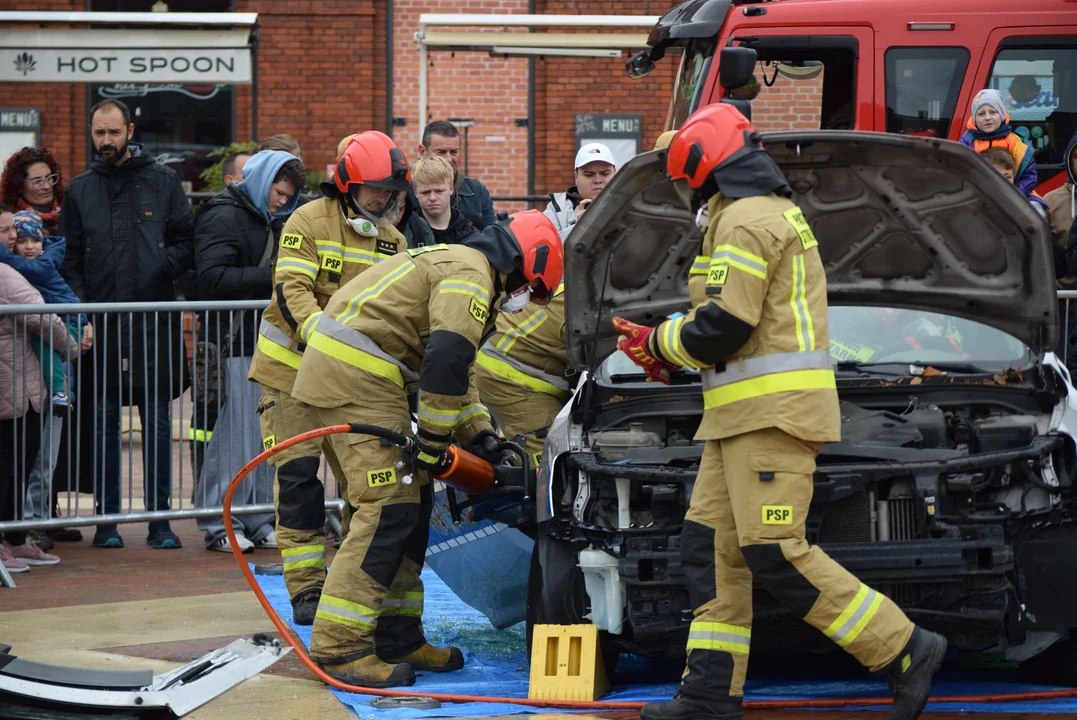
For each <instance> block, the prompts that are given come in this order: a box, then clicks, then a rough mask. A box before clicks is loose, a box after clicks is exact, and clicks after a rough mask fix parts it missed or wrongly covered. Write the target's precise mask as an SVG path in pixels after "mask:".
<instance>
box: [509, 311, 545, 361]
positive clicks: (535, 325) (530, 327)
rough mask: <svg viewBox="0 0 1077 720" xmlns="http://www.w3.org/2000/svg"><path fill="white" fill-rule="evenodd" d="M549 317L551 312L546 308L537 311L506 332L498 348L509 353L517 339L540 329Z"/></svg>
mask: <svg viewBox="0 0 1077 720" xmlns="http://www.w3.org/2000/svg"><path fill="white" fill-rule="evenodd" d="M549 317H550V314H549V313H548V312H546V311H545V310H539V311H537V312H535V313H534V314H533V315H531V317H529V318H527V319H526V320H524V321H523V322H522V323H520V324H519V325H518V326H516V327H514V328H512V329H511V330H509V331H508V332H507V333H505V335H504V336H503V337H502V338H501V339H500V340H499V341H498V343H497V349H498V350H500V351H501V352H503V353H507V352H508V351H509V350H510V349H511V348H512V346H513V345H515V344H516V341H517V340H519V339H520V338H525V337H527V336H528V335H530V334H531V333H533V332H535V331H536V330H538V329H539V328H540V327H542V323H544V322H546V319H547V318H549Z"/></svg>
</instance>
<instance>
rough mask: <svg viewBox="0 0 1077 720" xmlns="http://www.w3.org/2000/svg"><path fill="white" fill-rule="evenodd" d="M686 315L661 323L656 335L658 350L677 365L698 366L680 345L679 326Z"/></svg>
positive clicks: (682, 324) (686, 318) (683, 321)
mask: <svg viewBox="0 0 1077 720" xmlns="http://www.w3.org/2000/svg"><path fill="white" fill-rule="evenodd" d="M687 320H688V317H687V316H681V317H679V318H677V319H676V320H670V321H669V322H665V323H663V324H662V325H661V326H660V327H659V329H658V331H657V333H656V335H655V339H656V340H657V341H658V349H659V351H660V352H661V353H662V354H663V355H664V356H666V358H668V359H669V360H672V361H673V362H674V363H676V364H677V365H680V366H681V367H686V368H698V367H699V363H697V362H696V361H695V360H693V359H692V358H691V356H690V355H688V353H687V352H685V350H684V348H683V347H681V328H682V327H683V326H684V323H685V321H687Z"/></svg>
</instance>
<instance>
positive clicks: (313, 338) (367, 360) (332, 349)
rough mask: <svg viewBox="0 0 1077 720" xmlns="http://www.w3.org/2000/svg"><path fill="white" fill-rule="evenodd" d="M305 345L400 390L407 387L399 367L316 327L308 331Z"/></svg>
mask: <svg viewBox="0 0 1077 720" xmlns="http://www.w3.org/2000/svg"><path fill="white" fill-rule="evenodd" d="M307 345H308V346H310V347H312V348H314V349H315V350H317V351H319V352H322V353H325V354H326V355H328V356H329V357H331V358H334V359H336V360H340V361H341V362H342V363H347V364H348V365H351V366H353V367H357V368H359V369H360V370H366V371H367V372H368V373H371V374H373V375H378V376H379V377H383V378H385V379H386V380H388V381H389V382H391V383H393V384H394V385H396V386H397V387H398V388H400V389H401V390H406V389H407V383H405V382H404V374H403V373H402V372H400V368H399V367H397V366H396V365H394V364H393V363H391V362H389V361H388V360H382V359H381V358H378V357H374V356H373V355H371V354H370V353H367V352H363V351H362V350H359V349H357V348H354V347H352V346H350V345H347V344H345V343H343V342H341V341H340V340H337V339H336V338H333V337H330V336H329V335H326V334H325V333H323V332H320V331H319V330H318V328H317V327H315V328H314V330H313V331H312V332H311V333H310V339H309V340H308V341H307Z"/></svg>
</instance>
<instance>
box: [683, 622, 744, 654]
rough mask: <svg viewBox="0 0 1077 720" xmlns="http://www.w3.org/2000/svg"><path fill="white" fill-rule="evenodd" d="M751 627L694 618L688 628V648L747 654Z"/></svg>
mask: <svg viewBox="0 0 1077 720" xmlns="http://www.w3.org/2000/svg"><path fill="white" fill-rule="evenodd" d="M751 640H752V629H751V628H746V627H738V626H737V625H727V624H726V623H719V622H705V621H702V620H695V621H693V622H692V627H691V628H690V629H689V630H688V649H689V650H693V649H698V650H720V651H723V652H729V653H740V654H742V655H747V654H748V651H749V649H750V647H751Z"/></svg>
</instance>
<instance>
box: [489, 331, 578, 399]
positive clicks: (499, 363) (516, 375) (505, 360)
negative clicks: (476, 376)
mask: <svg viewBox="0 0 1077 720" xmlns="http://www.w3.org/2000/svg"><path fill="white" fill-rule="evenodd" d="M475 361H476V362H477V363H478V364H479V366H480V367H483V368H486V369H487V370H489V371H490V372H492V373H493V374H494V375H499V376H501V377H503V378H505V379H506V380H512V381H513V382H515V383H516V384H518V385H523V386H524V387H527V388H530V389H532V390H534V391H535V392H540V393H543V394H546V395H552V396H553V397H555V398H559V399H561V400H567V399H568V397H569V396H570V395H571V394H572V393H571V392H570V389H569V388H570V386H569V384H568V380H566V379H565V378H559V377H556V376H554V375H550V374H549V373H546V372H543V371H541V370H539V369H537V368H533V367H531V366H529V365H525V364H523V363H522V362H520V361H519V360H516V359H515V358H511V357H509V356H508V355H506V354H505V353H503V352H501V351H500V350H498V349H497V348H495V347H494V346H493V345H491V344H490V343H486V344H484V345H483V346H482V348H481V349H480V350H479V354H478V357H477V358H476V360H475Z"/></svg>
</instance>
